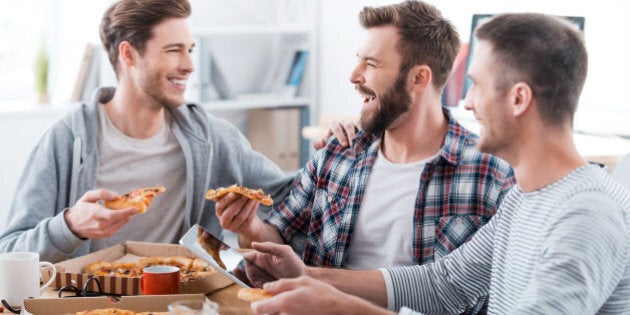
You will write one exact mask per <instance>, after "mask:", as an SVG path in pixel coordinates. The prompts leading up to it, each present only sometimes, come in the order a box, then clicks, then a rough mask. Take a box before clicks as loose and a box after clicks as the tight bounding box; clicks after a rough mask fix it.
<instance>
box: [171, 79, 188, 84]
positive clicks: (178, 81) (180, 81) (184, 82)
mask: <svg viewBox="0 0 630 315" xmlns="http://www.w3.org/2000/svg"><path fill="white" fill-rule="evenodd" d="M170 81H171V82H173V83H175V84H177V85H186V82H187V80H177V79H171V80H170Z"/></svg>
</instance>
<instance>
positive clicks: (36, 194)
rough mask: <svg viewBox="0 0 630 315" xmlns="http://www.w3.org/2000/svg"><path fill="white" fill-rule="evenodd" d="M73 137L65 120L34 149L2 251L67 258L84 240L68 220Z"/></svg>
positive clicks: (2, 237)
mask: <svg viewBox="0 0 630 315" xmlns="http://www.w3.org/2000/svg"><path fill="white" fill-rule="evenodd" d="M71 148H72V137H71V135H70V134H69V132H68V130H67V128H65V127H64V125H63V124H62V123H57V124H56V125H54V126H53V127H51V129H49V130H48V131H47V132H46V134H45V135H44V136H43V138H42V139H41V140H40V142H39V143H38V145H37V146H36V147H35V149H34V150H33V152H32V153H31V155H30V157H29V159H28V161H27V162H26V166H25V168H24V171H23V173H22V177H21V178H20V181H19V182H18V185H17V187H16V192H15V195H14V199H13V203H12V205H11V209H10V210H9V216H8V217H9V220H8V222H7V225H6V228H5V230H4V232H3V233H2V235H0V252H10V251H30V252H36V253H39V255H40V259H41V260H46V261H50V262H53V263H55V262H58V261H61V260H65V259H67V258H68V257H69V256H70V255H71V254H72V253H73V252H74V251H75V250H76V248H77V247H78V246H79V245H80V244H81V243H82V242H83V241H82V240H81V239H80V238H78V237H77V236H76V235H74V233H72V231H70V229H69V228H68V225H67V224H66V222H65V219H64V216H63V213H64V210H65V209H66V208H67V207H68V206H69V205H68V204H67V202H68V195H69V192H68V189H69V187H70V170H71V161H70V158H68V157H69V156H72V155H71V150H72V149H71Z"/></svg>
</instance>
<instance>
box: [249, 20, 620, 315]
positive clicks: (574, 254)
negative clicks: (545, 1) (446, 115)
mask: <svg viewBox="0 0 630 315" xmlns="http://www.w3.org/2000/svg"><path fill="white" fill-rule="evenodd" d="M476 35H477V37H478V39H479V45H478V47H477V48H476V51H475V55H474V56H475V58H474V61H473V62H472V64H471V66H470V69H469V76H470V78H471V80H472V82H473V85H472V87H471V89H470V91H469V92H468V95H467V98H466V107H467V109H469V110H473V111H474V113H475V116H476V117H477V119H478V120H479V122H480V124H481V127H482V128H481V140H480V142H479V144H478V147H479V148H480V149H481V150H482V151H484V152H487V153H493V154H496V155H497V156H499V157H502V158H504V159H505V160H506V161H507V162H509V163H510V164H511V165H512V166H513V167H514V171H515V176H516V179H517V183H518V185H517V186H515V187H514V189H512V191H511V192H510V193H508V195H507V196H506V198H505V200H504V201H503V203H502V204H501V206H500V207H499V210H498V212H497V214H496V215H495V216H494V217H493V218H492V219H491V220H490V222H489V223H488V224H487V225H485V226H484V227H482V228H481V229H480V230H479V232H477V234H475V235H474V237H473V238H472V240H471V241H469V242H468V243H466V244H464V245H463V246H461V247H460V248H458V249H456V250H455V251H453V252H452V253H451V254H449V255H447V256H446V257H444V258H443V259H441V260H438V261H436V262H434V263H432V264H428V265H424V266H413V267H399V268H390V269H382V270H378V271H348V270H330V269H317V268H312V267H305V266H304V265H303V264H301V262H300V261H299V259H298V258H297V257H296V256H295V255H294V254H293V253H291V251H290V250H289V249H288V248H287V247H282V246H278V245H273V244H269V243H255V244H253V247H254V249H257V250H259V252H258V253H252V254H251V257H250V258H251V259H253V260H265V259H268V258H273V259H274V260H272V261H268V263H272V266H274V267H275V268H272V269H273V270H272V271H274V272H275V276H277V277H297V276H301V277H297V278H295V279H284V280H280V281H277V282H273V283H268V284H266V285H265V286H264V289H265V290H267V291H269V292H270V293H273V294H276V296H275V297H273V298H271V299H269V300H266V301H262V302H258V303H254V304H252V309H253V310H254V311H255V313H257V314H263V313H277V312H281V313H282V314H298V313H299V314H309V313H313V314H314V313H317V314H328V313H343V314H354V313H356V314H386V313H388V312H389V311H387V310H385V309H382V308H379V307H378V306H376V305H380V306H387V307H388V308H389V309H390V310H399V312H400V314H411V313H413V311H412V309H413V310H415V311H421V312H424V313H444V312H448V313H457V312H459V311H461V310H462V308H463V307H464V306H465V305H466V304H467V303H468V302H469V301H472V300H474V299H476V298H477V297H479V296H482V295H484V294H488V293H489V295H490V300H489V309H488V312H489V313H491V314H595V313H597V314H629V313H630V229H629V226H630V192H629V191H628V190H627V189H626V188H625V187H623V186H622V185H621V184H620V183H618V182H617V181H615V180H613V179H612V178H611V177H610V176H609V175H607V174H606V171H605V170H603V169H601V168H600V167H599V166H596V165H593V164H589V163H587V162H586V161H585V160H584V159H583V158H582V157H581V156H580V154H579V153H578V151H577V150H576V148H575V145H574V142H573V138H572V135H573V116H574V113H575V110H576V107H577V103H578V99H579V95H580V93H581V90H582V86H583V84H584V81H585V78H586V72H587V53H586V49H585V46H584V43H583V41H582V38H581V35H580V34H579V33H578V32H577V31H576V30H575V29H574V28H573V27H572V26H571V25H569V24H568V23H566V22H564V21H563V20H561V19H559V18H556V17H551V16H547V15H542V14H534V13H528V14H505V15H501V16H498V17H495V18H494V19H492V20H491V21H489V22H487V23H486V24H484V25H482V26H481V27H480V28H479V30H478V31H477V33H476ZM278 267H279V268H278ZM308 276H310V277H308ZM313 278H317V279H319V280H323V281H324V282H327V283H324V282H321V281H318V280H315V279H313ZM331 284H332V285H333V286H335V287H336V289H335V288H333V286H331ZM341 291H345V292H346V293H350V294H352V295H356V296H352V295H349V294H346V293H342V292H341ZM357 296H359V297H362V298H365V299H367V300H370V301H371V302H372V303H374V304H372V303H369V302H367V301H365V300H363V299H360V298H358V297H357ZM375 304H376V305H375Z"/></svg>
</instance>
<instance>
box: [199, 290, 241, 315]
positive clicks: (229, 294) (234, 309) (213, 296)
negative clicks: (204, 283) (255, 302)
mask: <svg viewBox="0 0 630 315" xmlns="http://www.w3.org/2000/svg"><path fill="white" fill-rule="evenodd" d="M240 288H241V287H240V286H239V285H238V284H230V285H229V286H227V287H225V288H223V289H219V290H217V291H214V292H211V293H208V294H207V295H206V296H207V297H208V298H209V299H210V300H212V301H215V302H217V303H219V313H220V314H221V315H237V314H238V315H240V314H253V313H252V310H251V308H250V307H249V304H250V303H249V302H245V301H242V300H239V299H238V298H237V297H236V292H238V289H240Z"/></svg>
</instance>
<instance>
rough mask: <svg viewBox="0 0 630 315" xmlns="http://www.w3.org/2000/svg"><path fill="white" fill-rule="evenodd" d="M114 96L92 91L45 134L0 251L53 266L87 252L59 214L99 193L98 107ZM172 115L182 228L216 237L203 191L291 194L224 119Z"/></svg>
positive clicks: (288, 184)
mask: <svg viewBox="0 0 630 315" xmlns="http://www.w3.org/2000/svg"><path fill="white" fill-rule="evenodd" d="M114 91H115V90H114V88H101V89H98V90H96V91H95V93H94V97H93V98H92V100H91V102H90V103H89V104H82V105H80V106H78V107H77V108H76V109H73V110H72V111H71V112H70V113H69V114H67V115H66V116H65V117H63V118H62V119H61V120H59V121H58V122H56V123H55V124H53V125H52V126H51V127H50V128H49V129H48V130H47V131H46V133H45V134H44V136H43V137H42V139H41V140H40V141H39V143H38V144H37V146H36V147H35V149H34V150H33V152H32V153H31V155H30V157H29V160H28V162H27V163H26V167H25V169H24V171H23V174H22V177H21V179H20V181H19V183H18V186H17V188H16V192H15V196H14V199H13V204H12V205H11V209H10V211H9V219H8V222H7V228H6V230H5V231H3V232H2V234H1V235H0V252H10V251H30V252H37V253H39V255H40V259H41V260H46V261H51V262H58V261H61V260H65V259H68V258H72V257H77V256H81V255H85V254H87V253H88V252H89V249H90V244H89V243H90V240H85V239H81V238H79V237H77V236H76V235H75V234H74V233H72V231H70V229H69V228H68V225H67V224H66V222H65V220H64V212H65V210H66V209H67V208H69V207H72V206H73V205H74V204H75V203H76V201H77V200H78V199H79V198H80V197H81V196H82V195H83V194H84V193H85V192H87V191H88V190H92V189H96V188H98V187H95V183H96V171H97V167H98V162H99V156H98V148H97V140H96V139H97V134H98V130H97V129H98V123H97V117H98V116H97V106H98V104H99V102H100V103H106V102H108V101H109V100H110V99H111V98H112V97H113V95H114ZM171 113H172V116H173V126H172V131H173V133H174V134H175V137H176V138H177V141H179V144H180V145H181V148H182V151H183V153H184V157H185V160H186V170H185V172H186V205H185V208H184V209H183V211H185V216H184V225H185V226H184V228H185V230H188V228H189V227H190V226H192V225H193V224H195V223H199V224H200V225H202V226H204V227H206V228H207V229H208V230H209V231H211V232H213V233H215V234H219V233H221V227H220V225H219V222H218V219H217V217H216V215H215V209H214V203H213V202H211V201H208V200H206V199H205V198H204V195H205V192H206V190H207V189H208V188H216V187H222V186H229V185H232V184H235V183H238V184H241V185H245V186H247V187H256V188H262V189H263V190H264V191H265V192H266V193H269V194H271V195H272V197H273V199H274V200H275V201H276V202H278V201H281V200H282V199H284V197H285V196H286V195H287V194H288V192H289V191H290V189H291V188H292V185H293V181H294V176H293V175H286V174H284V173H283V172H282V171H281V170H280V169H279V168H278V167H277V166H276V165H275V164H274V163H273V162H271V161H270V160H268V159H267V158H265V157H264V156H263V155H261V154H260V153H258V152H255V151H253V150H252V148H251V146H250V145H249V143H248V142H247V140H246V139H245V137H244V136H243V135H242V134H241V133H240V132H239V130H238V129H237V128H236V127H234V126H233V125H231V124H230V123H228V122H227V121H225V120H222V119H218V118H216V117H213V116H212V115H207V114H206V113H205V112H204V110H203V109H202V108H201V107H199V106H197V105H194V104H187V105H182V106H180V107H178V108H177V109H171ZM163 224H169V222H164V223H163ZM173 228H179V227H173Z"/></svg>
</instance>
